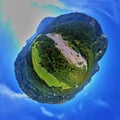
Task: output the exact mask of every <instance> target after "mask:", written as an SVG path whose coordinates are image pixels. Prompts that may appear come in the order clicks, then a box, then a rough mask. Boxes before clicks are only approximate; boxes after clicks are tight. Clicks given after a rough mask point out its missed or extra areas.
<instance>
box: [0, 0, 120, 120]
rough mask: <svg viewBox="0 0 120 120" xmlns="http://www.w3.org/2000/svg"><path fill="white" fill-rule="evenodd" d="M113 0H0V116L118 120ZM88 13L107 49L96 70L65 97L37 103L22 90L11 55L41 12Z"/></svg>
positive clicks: (118, 31) (119, 73)
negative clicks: (71, 96) (76, 91)
mask: <svg viewBox="0 0 120 120" xmlns="http://www.w3.org/2000/svg"><path fill="white" fill-rule="evenodd" d="M119 4H120V1H119V0H77V1H74V0H49V2H48V1H47V0H44V1H40V0H25V1H23V0H20V1H18V0H9V1H8V0H0V56H1V59H0V106H1V109H0V120H9V119H10V120H73V119H74V120H120V87H119V86H120V64H119V61H120V54H119V51H120V40H119V35H120V28H119V26H120V12H119V11H120V7H119ZM70 12H82V13H85V14H88V15H90V16H92V17H94V18H95V19H97V20H98V22H99V23H100V24H101V26H102V29H103V32H104V33H105V34H106V36H107V38H108V42H109V43H108V49H107V51H106V53H105V55H104V57H103V58H102V59H101V60H100V62H99V65H100V71H99V72H97V73H96V74H95V75H94V76H93V78H92V81H91V82H90V83H89V84H88V85H87V86H86V87H85V88H84V89H83V90H82V91H81V92H80V93H79V94H78V95H77V96H76V97H75V98H74V99H72V100H71V101H69V102H67V103H65V104H61V105H49V104H41V103H38V102H36V101H33V100H31V99H29V98H27V96H26V95H25V94H23V93H22V91H21V89H20V88H19V86H18V83H17V81H16V78H15V75H14V61H15V59H16V56H17V54H18V53H19V51H20V50H21V49H22V47H23V46H24V45H25V42H26V40H27V39H30V38H31V36H33V34H35V32H36V29H37V26H38V25H39V23H40V21H41V20H42V19H43V18H44V17H45V16H58V15H60V14H65V13H70Z"/></svg>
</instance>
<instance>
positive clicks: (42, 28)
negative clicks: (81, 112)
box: [14, 13, 108, 104]
mask: <svg viewBox="0 0 120 120" xmlns="http://www.w3.org/2000/svg"><path fill="white" fill-rule="evenodd" d="M36 33H37V34H36V36H35V37H34V38H33V39H30V40H29V41H27V44H26V46H25V47H23V49H22V50H21V51H20V53H19V54H18V56H17V58H16V60H15V63H14V64H15V75H16V79H17V81H18V83H19V86H20V87H21V89H22V90H23V92H24V93H25V94H27V96H28V97H30V98H32V99H33V100H36V101H38V102H41V103H49V104H60V103H64V102H67V101H69V100H71V99H72V98H73V97H75V96H76V94H77V93H78V92H80V91H81V90H82V89H83V88H84V87H85V85H86V84H87V83H88V82H89V81H90V80H91V77H92V76H93V75H94V74H95V73H96V72H97V71H98V70H99V66H98V61H99V60H100V59H101V58H102V56H103V54H104V53H105V51H106V48H107V44H108V41H107V38H106V36H105V35H104V33H103V32H102V29H101V27H100V25H99V23H98V22H97V21H96V20H95V19H94V18H92V17H90V16H88V15H85V14H82V13H69V14H64V15H60V16H58V17H46V18H44V19H43V20H42V21H41V23H40V25H39V26H38V28H37V31H36Z"/></svg>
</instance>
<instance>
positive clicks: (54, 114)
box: [41, 107, 65, 120]
mask: <svg viewBox="0 0 120 120" xmlns="http://www.w3.org/2000/svg"><path fill="white" fill-rule="evenodd" d="M41 111H42V112H43V114H45V115H46V116H48V117H54V118H57V119H58V120H63V119H64V117H65V114H64V113H59V114H58V113H53V112H51V111H49V110H48V109H46V108H45V107H41Z"/></svg>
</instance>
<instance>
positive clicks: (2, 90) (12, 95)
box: [0, 84, 27, 99]
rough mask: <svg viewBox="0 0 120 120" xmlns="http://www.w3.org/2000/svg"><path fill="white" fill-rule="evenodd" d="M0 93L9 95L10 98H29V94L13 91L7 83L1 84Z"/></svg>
mask: <svg viewBox="0 0 120 120" xmlns="http://www.w3.org/2000/svg"><path fill="white" fill-rule="evenodd" d="M0 94H2V95H7V96H8V97H10V98H13V99H15V98H19V99H27V96H26V95H25V94H18V93H16V92H14V91H12V90H11V89H10V88H9V87H7V86H6V85H2V84H0Z"/></svg>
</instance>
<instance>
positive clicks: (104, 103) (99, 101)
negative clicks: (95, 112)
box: [94, 98, 110, 108]
mask: <svg viewBox="0 0 120 120" xmlns="http://www.w3.org/2000/svg"><path fill="white" fill-rule="evenodd" d="M94 101H95V103H96V104H97V105H99V106H102V107H106V108H110V105H109V104H108V103H107V102H105V101H104V100H102V99H100V98H98V99H95V100H94Z"/></svg>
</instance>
